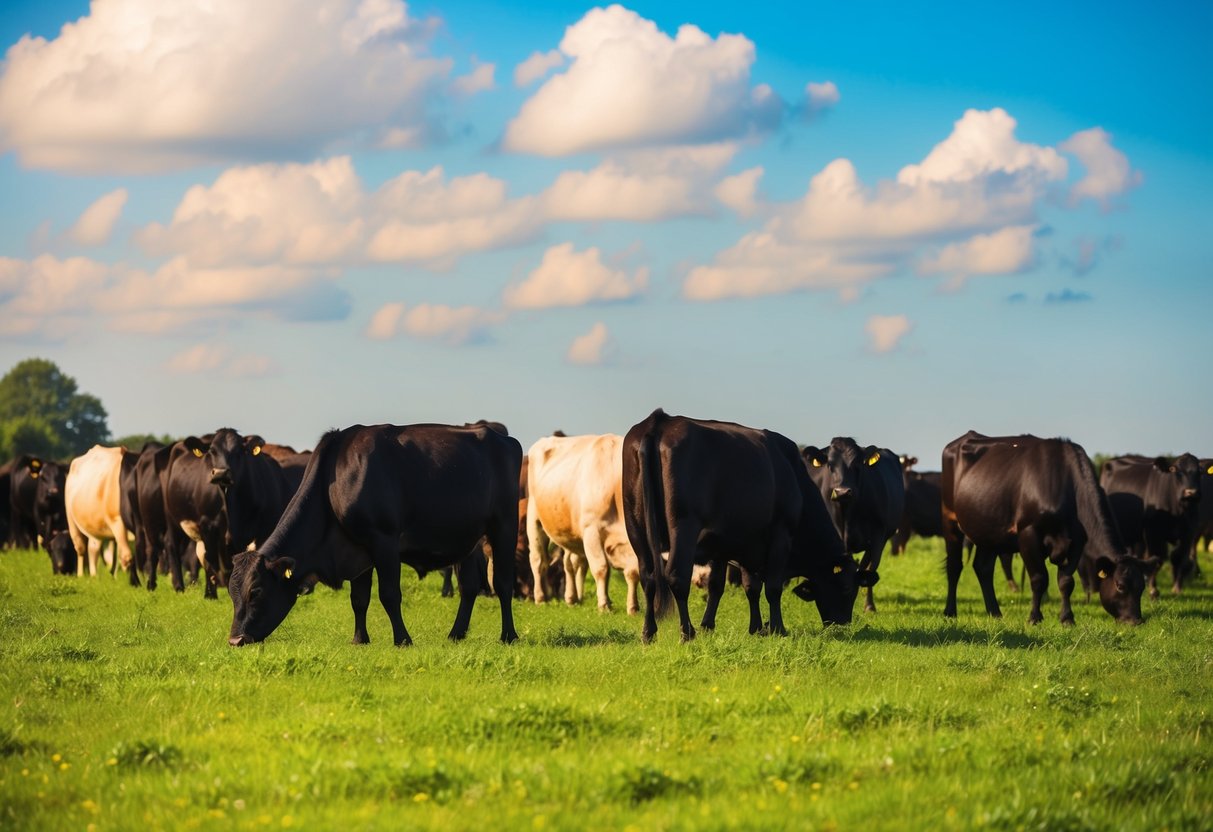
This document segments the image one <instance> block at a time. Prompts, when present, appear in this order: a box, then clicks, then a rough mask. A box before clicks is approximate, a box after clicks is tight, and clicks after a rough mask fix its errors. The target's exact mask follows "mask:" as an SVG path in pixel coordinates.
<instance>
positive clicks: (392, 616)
mask: <svg viewBox="0 0 1213 832" xmlns="http://www.w3.org/2000/svg"><path fill="white" fill-rule="evenodd" d="M371 563H373V564H374V566H375V578H376V580H378V581H379V603H380V604H382V605H383V611H384V612H386V613H387V617H388V620H389V621H391V622H392V644H395V645H396V646H397V647H407V646H408V645H410V644H412V643H413V639H412V638H410V637H409V631H408V630H406V629H405V628H404V616H403V615H401V612H400V605H401V603H402V601H403V599H402V597H401V595H400V555H399V554H398V553H397V551H396V546H395V544H394V543H393V541H392V540H390V539H379V540H376V541H375V542H374V543H373V544H372V546H371ZM461 583H462V582H461ZM461 591H462V587H461ZM459 609H460V611H462V610H463V601H462V599H460V603H459ZM455 622H456V624H458V622H459V617H458V615H456V617H455ZM464 629H465V630H466V629H467V626H466V624H465V625H464Z"/></svg>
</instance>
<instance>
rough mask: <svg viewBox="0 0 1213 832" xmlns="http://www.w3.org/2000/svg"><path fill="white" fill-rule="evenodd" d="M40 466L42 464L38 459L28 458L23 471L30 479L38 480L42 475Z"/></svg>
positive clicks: (34, 457)
mask: <svg viewBox="0 0 1213 832" xmlns="http://www.w3.org/2000/svg"><path fill="white" fill-rule="evenodd" d="M42 465H43V462H42V460H40V459H38V457H36V456H33V457H30V460H29V462H27V463H26V464H25V470H26V471H28V472H29V475H30V479H34V480H36V479H38V477H39V475H41V474H42Z"/></svg>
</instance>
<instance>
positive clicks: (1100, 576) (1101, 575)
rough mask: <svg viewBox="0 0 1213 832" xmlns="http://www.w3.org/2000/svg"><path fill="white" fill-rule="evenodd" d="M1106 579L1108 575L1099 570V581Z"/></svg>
mask: <svg viewBox="0 0 1213 832" xmlns="http://www.w3.org/2000/svg"><path fill="white" fill-rule="evenodd" d="M1106 577H1108V573H1107V572H1106V571H1105V570H1103V569H1100V570H1099V578H1100V580H1103V579H1104V578H1106Z"/></svg>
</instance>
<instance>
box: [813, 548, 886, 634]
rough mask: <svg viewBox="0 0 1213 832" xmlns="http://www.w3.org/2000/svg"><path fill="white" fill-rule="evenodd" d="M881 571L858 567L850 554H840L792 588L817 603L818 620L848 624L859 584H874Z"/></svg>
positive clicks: (852, 612)
mask: <svg viewBox="0 0 1213 832" xmlns="http://www.w3.org/2000/svg"><path fill="white" fill-rule="evenodd" d="M879 580H880V575H878V574H877V573H876V572H875V571H867V570H863V571H861V570H860V569H859V567H858V566H857V565H856V563H855V560H854V558H852V557H851V556H850V555H839V556H838V558H836V559H835V560H832V561H830V562H827V563H825V564H823V565H822V566H821V568H818V569H815V570H814V572H813V574H812V575H810V576H809V577H808V578H807V579H806V580H804V581H802V582H801V583H800V584H799V585H798V586H796V587H793V589H792V592H793V593H795V595H796V597H798V598H800V599H801V600H802V601H813V602H814V603H816V604H817V613H818V614H819V615H820V616H821V623H822V624H824V625H825V626H827V627H828V626H830V625H831V624H850V623H851V618H852V616H853V615H854V611H855V598H856V596H858V595H859V588H860V587H861V586H875V585H876V582H877V581H879Z"/></svg>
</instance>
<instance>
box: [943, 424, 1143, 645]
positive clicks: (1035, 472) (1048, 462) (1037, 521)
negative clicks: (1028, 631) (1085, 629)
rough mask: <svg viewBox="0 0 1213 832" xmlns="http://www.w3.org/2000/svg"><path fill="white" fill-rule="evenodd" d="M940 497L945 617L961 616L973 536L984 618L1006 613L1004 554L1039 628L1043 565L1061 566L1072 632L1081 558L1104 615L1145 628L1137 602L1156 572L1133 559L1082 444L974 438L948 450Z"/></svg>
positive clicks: (1064, 614)
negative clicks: (1000, 596) (1020, 574)
mask: <svg viewBox="0 0 1213 832" xmlns="http://www.w3.org/2000/svg"><path fill="white" fill-rule="evenodd" d="M941 491H942V505H943V525H944V544H945V546H946V548H947V573H948V599H947V603H946V605H945V607H944V615H946V616H948V617H952V618H954V617H955V616H956V584H957V582H958V581H959V580H960V572H961V570H962V568H963V566H964V561H963V554H962V545H963V542H964V538H965V537H968V538H970V539H971V540H972V541H973V542H974V543H975V544H976V547H977V551H976V553H975V555H974V556H973V571H974V572H976V573H977V578H978V580H979V581H980V582H981V591H982V595H983V597H984V599H985V604H986V612H988V613H989V614H990V615H992V616H994V617H996V618H997V617H1000V616H1001V614H1002V613H1001V611H1000V609H999V607H998V600H997V598H996V597H995V596H994V581H993V577H994V558H995V556H996V555H997V554H999V553H1001V552H1019V553H1020V555H1021V556H1022V558H1023V563H1024V568H1025V569H1026V571H1027V573H1028V575H1029V576H1030V581H1031V585H1032V610H1031V613H1030V614H1029V616H1028V621H1029V623H1032V624H1037V623H1039V622H1040V621H1041V620H1042V616H1041V614H1040V601H1041V598H1042V597H1043V596H1044V593H1045V587H1046V585H1047V584H1048V581H1049V574H1048V569H1047V567H1046V565H1045V561H1046V559H1047V560H1048V561H1049V562H1051V563H1053V564H1054V565H1055V566H1056V567H1057V589H1058V590H1059V591H1060V594H1061V613H1060V620H1061V622H1062V623H1063V624H1073V623H1074V613H1073V611H1072V610H1071V608H1070V594H1071V592H1073V589H1074V577H1073V576H1074V571H1075V570H1076V569H1077V568H1078V565H1079V560H1080V558H1082V557H1083V556H1084V555H1085V556H1086V557H1088V558H1089V559H1090V560H1091V562H1092V564H1093V567H1094V575H1095V576H1096V578H1097V586H1098V590H1099V596H1100V602H1101V603H1102V604H1103V606H1104V609H1105V610H1107V611H1108V614H1109V615H1111V616H1113V617H1114V618H1116V619H1117V620H1119V621H1127V622H1132V623H1135V624H1136V623H1141V620H1142V617H1141V593H1142V591H1143V590H1144V589H1145V574H1146V572H1147V571H1148V570H1149V569H1150V568H1151V564H1149V563H1146V562H1143V561H1141V560H1139V559H1138V558H1134V557H1131V556H1130V555H1129V554H1128V551H1127V550H1126V548H1125V545H1124V543H1123V542H1122V540H1121V538H1120V534H1119V532H1118V531H1117V528H1116V522H1115V520H1114V519H1113V516H1112V509H1111V507H1110V506H1109V505H1108V499H1107V496H1106V495H1105V494H1104V492H1103V489H1102V488H1100V487H1099V483H1098V482H1096V480H1095V472H1094V470H1093V469H1092V467H1091V462H1090V460H1089V459H1088V458H1087V455H1086V452H1085V451H1084V450H1083V449H1082V448H1081V447H1080V446H1079V445H1077V444H1076V443H1074V442H1070V441H1069V440H1066V439H1040V438H1038V437H1035V436H1027V435H1024V436H1005V437H989V436H983V435H982V434H980V433H976V432H975V431H969V432H968V433H966V434H964V435H963V436H960V437H958V438H956V439H954V440H952V441H951V442H949V443H948V445H947V446H946V447H945V448H944V450H943V479H942V483H941Z"/></svg>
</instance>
